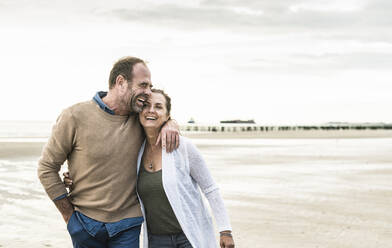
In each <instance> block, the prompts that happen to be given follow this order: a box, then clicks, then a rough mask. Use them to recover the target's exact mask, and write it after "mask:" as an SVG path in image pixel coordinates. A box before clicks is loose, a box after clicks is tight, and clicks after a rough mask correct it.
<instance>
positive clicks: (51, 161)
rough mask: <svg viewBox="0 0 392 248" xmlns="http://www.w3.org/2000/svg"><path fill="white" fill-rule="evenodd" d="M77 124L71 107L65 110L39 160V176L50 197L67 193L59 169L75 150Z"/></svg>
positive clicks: (54, 197) (58, 119) (53, 197)
mask: <svg viewBox="0 0 392 248" xmlns="http://www.w3.org/2000/svg"><path fill="white" fill-rule="evenodd" d="M75 132H76V125H75V122H74V119H73V117H72V113H71V111H70V109H66V110H64V111H63V112H62V113H61V115H60V116H59V117H58V118H57V121H56V124H55V125H54V126H53V129H52V134H51V136H50V138H49V140H48V142H47V144H46V145H45V147H44V149H43V151H42V154H41V157H40V160H39V162H38V177H39V179H40V181H41V183H42V185H43V187H44V189H45V191H46V193H47V194H48V195H49V197H50V199H52V200H54V199H56V198H57V197H59V196H61V195H63V194H67V190H66V188H65V186H64V184H63V182H62V181H61V178H60V176H59V171H60V169H61V166H62V165H63V163H64V162H65V160H66V159H67V158H68V156H69V154H70V153H71V152H72V150H73V146H74V140H75Z"/></svg>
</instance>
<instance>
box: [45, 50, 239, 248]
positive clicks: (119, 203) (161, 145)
mask: <svg viewBox="0 0 392 248" xmlns="http://www.w3.org/2000/svg"><path fill="white" fill-rule="evenodd" d="M170 110H171V101H170V97H169V96H168V95H167V94H166V93H165V92H163V91H162V90H156V89H152V84H151V75H150V71H149V69H148V67H147V66H146V63H145V62H144V61H143V60H141V59H139V58H135V57H125V58H122V59H120V60H119V61H117V62H116V63H115V64H114V66H113V68H112V70H111V72H110V76H109V91H108V92H98V93H97V94H96V95H95V96H94V97H93V99H92V100H90V101H86V102H82V103H78V104H75V105H73V106H71V107H69V108H67V109H65V110H64V111H63V112H62V113H61V115H60V116H59V117H58V119H57V121H56V124H55V125H54V126H53V130H52V134H51V137H50V138H49V140H48V142H47V144H46V146H45V147H44V149H43V151H42V156H41V158H40V160H39V166H38V176H39V179H40V181H41V183H42V185H43V186H44V188H45V191H46V192H47V194H48V195H49V197H50V199H51V200H53V202H54V204H55V205H56V207H57V208H58V210H59V211H60V213H61V214H62V216H63V218H64V221H65V222H66V223H67V229H68V232H69V234H70V236H71V239H72V243H73V247H75V248H76V247H77V248H106V247H108V248H118V247H121V248H138V247H139V236H140V231H141V228H142V226H143V234H144V237H143V241H144V242H143V247H145V248H147V247H162V248H166V247H167V248H169V247H173V248H177V247H178V248H187V247H194V248H208V247H216V241H215V235H214V227H213V224H212V220H211V218H210V216H209V213H208V211H207V208H206V206H205V205H204V203H203V200H202V196H201V193H200V190H201V191H202V192H203V194H204V195H205V197H206V198H207V200H208V202H209V205H210V207H211V210H212V212H213V215H214V217H215V221H216V224H217V227H218V231H219V235H220V247H223V248H228V247H230V248H232V247H234V242H233V238H232V234H231V226H230V221H229V218H228V214H227V212H226V209H225V207H224V204H223V200H222V197H221V196H220V194H219V190H218V187H217V185H216V184H215V182H214V180H213V178H212V177H211V174H210V172H209V170H208V168H207V166H206V163H205V161H204V159H203V157H202V156H201V154H200V152H199V151H198V149H197V148H196V147H195V146H194V145H193V144H192V143H191V142H190V141H189V140H188V139H186V138H185V137H181V136H180V135H179V127H178V125H177V123H176V122H175V121H174V120H172V119H171V118H170ZM65 161H67V164H68V170H69V174H66V178H65V179H64V183H65V185H64V183H63V181H62V180H61V178H60V176H59V171H60V169H61V166H62V165H63V164H64V162H65ZM66 186H69V187H70V188H71V189H72V190H71V191H70V193H69V194H68V192H67V190H66ZM199 189H200V190H199ZM142 224H143V225H142Z"/></svg>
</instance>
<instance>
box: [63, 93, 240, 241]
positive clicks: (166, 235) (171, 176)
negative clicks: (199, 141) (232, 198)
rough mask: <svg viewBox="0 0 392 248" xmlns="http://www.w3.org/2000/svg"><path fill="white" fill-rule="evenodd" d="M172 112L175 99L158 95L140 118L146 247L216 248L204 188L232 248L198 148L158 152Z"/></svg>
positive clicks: (140, 178)
mask: <svg viewBox="0 0 392 248" xmlns="http://www.w3.org/2000/svg"><path fill="white" fill-rule="evenodd" d="M170 109H171V103H170V97H169V96H168V95H166V94H165V93H164V92H163V91H162V90H157V89H154V90H152V95H151V97H150V99H149V101H148V103H147V104H146V106H145V107H144V109H143V111H142V112H141V113H140V114H139V121H140V123H141V125H142V126H143V128H144V131H145V134H146V140H145V142H144V143H143V145H142V147H141V149H140V152H139V156H138V167H137V171H138V183H137V191H138V197H139V200H140V204H141V207H142V213H143V216H144V219H145V222H144V225H143V229H144V237H143V240H144V247H145V248H147V247H149V248H155V247H179V248H187V247H194V248H208V247H216V241H215V236H214V229H213V225H212V221H211V218H210V216H209V213H208V211H207V208H206V207H205V205H204V203H203V200H202V197H201V193H200V191H199V187H200V189H201V190H202V192H203V193H204V195H205V196H206V198H207V199H208V201H209V204H210V206H211V209H212V212H213V214H214V217H215V221H216V223H217V225H218V230H219V232H220V246H221V247H222V248H228V247H230V248H232V247H234V241H233V238H232V235H231V227H230V222H229V218H228V215H227V213H226V210H225V207H224V205H223V200H222V198H221V196H220V194H219V190H218V187H217V185H216V184H215V182H214V180H213V179H212V177H211V174H210V172H209V171H208V169H207V166H206V164H205V162H204V160H203V158H202V156H201V154H200V152H199V151H198V150H197V148H196V147H195V146H194V145H193V144H192V143H191V142H190V141H189V140H188V139H186V138H185V137H180V146H179V148H178V149H177V150H175V151H173V152H172V153H166V152H165V151H163V150H162V148H161V146H155V141H156V140H157V138H158V135H159V131H160V128H161V127H162V125H163V124H164V123H165V122H166V121H167V120H169V118H170ZM65 182H66V184H67V185H70V183H67V180H65ZM68 182H69V181H68Z"/></svg>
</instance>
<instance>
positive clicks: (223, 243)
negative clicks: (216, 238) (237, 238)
mask: <svg viewBox="0 0 392 248" xmlns="http://www.w3.org/2000/svg"><path fill="white" fill-rule="evenodd" d="M219 244H220V247H221V248H234V240H233V236H232V235H231V231H223V232H221V233H220V242H219Z"/></svg>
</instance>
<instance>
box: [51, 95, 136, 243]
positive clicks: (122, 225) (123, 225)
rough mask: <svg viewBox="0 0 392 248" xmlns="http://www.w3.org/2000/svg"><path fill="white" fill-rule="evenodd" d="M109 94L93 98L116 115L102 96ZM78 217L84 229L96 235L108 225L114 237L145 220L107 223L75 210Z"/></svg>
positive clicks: (108, 111)
mask: <svg viewBox="0 0 392 248" xmlns="http://www.w3.org/2000/svg"><path fill="white" fill-rule="evenodd" d="M106 95H107V92H104V91H98V92H97V94H95V96H94V97H93V100H94V101H95V102H96V103H97V104H98V106H99V107H100V108H101V109H103V110H105V111H106V112H107V113H109V114H112V115H114V111H113V110H111V109H110V108H109V107H108V106H107V105H106V104H105V103H104V102H103V101H102V98H103V97H105V96H106ZM65 197H67V195H66V194H64V195H61V196H59V197H57V198H56V199H54V201H57V200H60V199H63V198H65ZM75 214H76V217H77V218H78V220H79V221H80V223H81V224H82V226H83V227H84V229H85V230H86V231H87V232H88V233H89V234H90V235H92V236H94V237H95V236H96V234H97V232H98V231H99V230H100V229H101V228H102V226H105V227H106V230H107V231H108V234H109V237H113V236H114V235H116V234H117V233H119V232H122V231H124V230H127V229H129V228H131V227H135V226H138V225H141V224H142V223H143V221H144V219H143V217H134V218H126V219H122V220H120V221H117V222H113V223H105V222H100V221H97V220H94V219H91V218H90V217H88V216H86V215H84V214H82V213H80V212H78V211H75Z"/></svg>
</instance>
